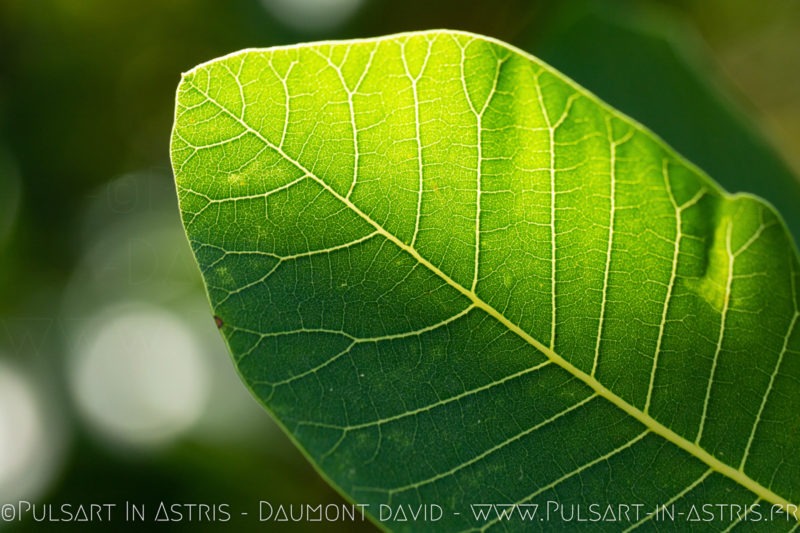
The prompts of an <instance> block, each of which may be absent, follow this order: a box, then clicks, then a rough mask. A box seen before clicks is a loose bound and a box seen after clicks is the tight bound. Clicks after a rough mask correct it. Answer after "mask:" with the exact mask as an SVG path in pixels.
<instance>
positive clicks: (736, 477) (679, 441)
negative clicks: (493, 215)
mask: <svg viewBox="0 0 800 533" xmlns="http://www.w3.org/2000/svg"><path fill="white" fill-rule="evenodd" d="M498 43H499V41H498ZM503 46H504V47H507V48H509V47H508V45H505V44H503ZM515 50H516V49H515ZM517 51H518V52H519V53H522V54H523V55H525V56H526V57H532V56H530V55H529V54H527V53H525V52H523V51H519V50H517ZM203 66H204V65H200V66H198V67H196V69H194V70H195V71H196V70H198V69H200V68H201V67H203ZM183 82H184V83H188V84H189V85H190V86H191V87H192V88H193V89H194V90H196V91H197V92H198V93H200V94H201V95H202V96H203V97H204V98H206V99H207V100H208V101H209V102H211V103H212V104H214V105H216V106H217V107H218V108H219V109H220V110H221V111H222V112H223V113H225V114H227V115H228V116H230V117H231V118H232V119H233V120H235V121H236V122H237V123H238V124H240V125H241V126H242V127H243V128H245V130H246V131H249V132H250V133H252V134H253V135H255V136H256V137H257V138H258V139H259V140H261V141H262V142H263V143H264V145H265V146H267V147H268V148H270V149H272V150H274V151H275V152H276V153H277V154H278V155H280V156H281V157H282V158H284V159H285V160H286V161H288V162H289V163H291V164H292V165H294V166H295V167H296V168H297V169H298V170H300V171H301V172H303V173H304V174H305V176H306V177H309V178H311V179H313V180H314V181H315V182H317V183H318V184H319V185H320V186H321V187H322V188H323V189H325V190H326V191H327V192H328V193H330V194H331V195H333V196H334V197H335V198H336V199H337V200H339V201H340V202H342V203H343V204H344V205H345V206H346V207H347V208H348V209H350V210H351V211H352V212H353V213H355V214H356V215H357V216H359V217H360V218H361V219H362V220H364V221H365V222H366V223H368V224H369V225H371V226H372V227H373V228H375V230H376V232H378V233H379V234H380V235H382V236H383V237H384V238H386V239H387V240H389V241H390V242H392V243H393V244H395V245H396V246H397V247H398V248H400V249H401V250H403V251H404V252H406V253H408V254H409V255H411V257H413V258H414V259H415V260H416V261H417V262H418V263H419V264H421V265H423V266H425V267H426V268H427V269H429V270H430V271H431V272H432V273H433V274H435V275H436V276H437V277H439V278H440V279H441V280H442V281H444V282H445V283H447V284H448V285H450V286H451V287H453V288H454V289H456V290H457V291H458V292H460V293H461V294H462V295H464V296H465V297H467V298H468V299H469V300H470V301H471V302H472V305H473V306H474V307H475V308H479V309H481V310H483V311H484V312H486V313H487V314H488V315H490V316H492V317H493V318H494V319H495V320H497V321H498V322H500V323H501V324H503V325H504V326H505V327H507V328H508V329H509V330H511V331H513V332H514V333H515V334H517V335H518V336H519V337H520V338H521V339H523V340H524V341H525V342H527V343H528V344H530V345H531V346H533V347H534V348H536V349H537V350H539V351H540V352H541V353H542V354H544V355H545V356H546V357H547V358H548V359H549V360H551V361H552V362H554V363H556V364H557V365H558V366H560V367H561V368H563V369H564V370H566V371H567V372H568V373H570V374H571V375H572V376H574V377H576V378H578V379H580V380H581V381H582V382H584V383H585V384H586V385H587V386H589V387H590V388H591V389H592V390H594V391H595V393H596V394H597V395H599V396H601V397H603V398H605V399H606V400H608V401H609V402H611V403H612V404H613V405H615V406H616V407H618V408H619V409H621V410H622V411H624V412H625V413H627V414H628V415H630V416H632V417H633V418H634V419H636V420H637V421H639V422H640V423H641V424H643V425H644V426H645V427H646V428H647V429H649V430H650V431H652V432H653V433H655V434H657V435H659V436H661V437H662V438H664V439H666V440H667V441H669V442H671V443H672V444H674V445H675V446H678V447H679V448H681V449H682V450H684V451H686V452H688V453H689V454H690V455H692V456H693V457H695V458H697V459H699V460H700V461H703V462H704V463H705V464H706V465H708V466H709V467H710V468H711V469H713V470H715V471H717V472H719V473H720V474H722V475H724V476H726V477H728V478H729V479H731V480H733V481H735V482H736V483H738V484H739V485H741V486H743V487H745V488H746V489H748V490H750V491H751V492H753V493H754V494H756V495H757V496H759V498H760V499H762V500H766V501H768V502H771V503H773V504H775V505H778V506H780V507H781V508H782V509H783V510H784V511H786V512H787V513H789V514H792V515H793V516H794V517H795V518H796V519H798V520H800V516H798V510H797V509H798V505H796V504H793V503H791V502H789V501H788V500H787V499H785V498H783V497H781V496H780V495H778V494H776V493H775V492H773V491H772V490H770V489H769V488H767V487H765V486H763V485H761V484H760V483H758V482H757V481H755V480H754V479H752V478H751V477H749V476H748V475H747V474H745V473H744V472H743V471H742V470H738V469H736V468H734V467H732V466H730V465H728V464H725V463H723V462H722V461H720V460H719V459H717V458H716V457H714V456H713V455H711V454H710V453H708V452H707V451H706V450H704V449H703V448H701V447H700V446H699V445H698V444H696V443H694V442H691V441H689V440H687V439H686V438H684V437H682V436H681V435H679V434H677V433H675V432H674V431H673V430H671V429H670V428H668V427H666V426H664V425H663V424H661V423H660V422H658V421H657V420H655V419H653V418H652V417H651V416H650V415H648V414H646V413H644V412H643V411H641V410H639V409H638V408H636V407H635V406H633V405H631V404H629V403H628V402H626V401H625V400H624V399H622V398H621V397H619V396H617V395H616V394H614V393H613V392H611V391H610V390H609V389H608V388H606V387H605V386H604V385H603V384H602V383H600V382H599V381H597V380H596V379H595V378H594V377H593V376H591V375H590V374H587V373H585V372H583V371H582V370H580V369H579V368H577V367H575V366H574V365H573V364H572V363H570V362H569V361H567V360H566V359H564V358H563V357H562V356H560V355H559V354H558V353H556V352H555V351H554V350H553V349H551V348H550V347H548V346H545V345H544V344H543V343H541V342H540V341H538V340H537V339H535V338H534V337H532V336H531V335H530V334H529V333H528V332H526V331H525V330H523V329H522V328H521V327H519V326H518V325H517V324H515V323H514V322H512V321H510V320H509V319H508V318H506V317H505V316H504V315H503V314H502V313H500V312H499V311H497V310H496V309H495V308H494V307H492V306H491V305H489V304H488V303H486V302H485V301H483V300H482V299H481V298H480V297H478V295H477V294H475V293H474V292H473V291H471V290H469V289H467V288H465V287H463V286H462V285H461V284H459V283H457V282H456V281H455V280H453V279H452V278H450V277H449V276H448V275H447V274H445V273H444V272H442V271H441V270H440V269H439V268H438V267H436V265H434V264H432V263H431V262H429V261H428V260H427V259H426V258H425V257H423V256H422V255H420V253H419V252H418V251H417V250H416V249H415V248H414V247H412V246H410V245H408V244H406V243H404V242H403V241H402V240H400V239H399V238H398V237H397V236H395V235H394V234H392V233H391V232H389V231H387V230H386V229H385V228H384V227H383V226H382V225H380V224H379V223H378V222H376V221H375V220H373V219H372V218H371V217H370V216H369V215H368V214H366V213H364V212H363V211H362V210H361V209H359V208H358V206H356V205H355V204H354V203H353V202H352V201H350V199H349V198H348V197H346V196H342V195H341V194H339V193H338V192H337V191H336V190H335V189H333V188H332V187H331V186H330V185H329V184H328V183H327V182H325V180H323V179H322V178H320V177H318V176H317V175H316V174H315V173H314V172H312V171H310V170H309V169H307V168H306V167H305V166H304V165H303V164H302V163H301V162H299V161H297V160H296V159H294V158H293V157H291V156H289V155H288V154H287V153H286V152H284V151H283V149H282V148H281V147H279V146H276V145H275V144H274V143H272V142H271V141H270V140H269V139H267V138H266V137H264V136H263V135H262V134H261V133H260V132H259V131H258V130H256V129H254V128H253V127H251V126H250V125H249V124H248V123H247V122H246V121H245V120H244V119H242V118H241V117H239V116H238V115H236V114H235V113H233V112H231V111H230V110H229V109H227V108H226V107H225V106H224V105H222V104H221V103H220V102H218V101H217V100H216V99H214V98H213V97H212V96H211V95H209V94H208V93H207V92H205V91H203V90H202V89H201V88H200V87H198V86H197V85H195V84H194V83H193V82H192V80H190V79H189V78H188V77H187V76H186V75H184V78H183ZM576 87H577V85H576ZM581 92H584V93H585V94H589V95H591V93H586V91H585V90H583V91H581ZM591 96H592V97H593V95H591ZM592 99H593V100H595V101H597V102H598V103H601V104H602V101H600V100H598V99H596V98H595V97H593V98H592ZM603 107H604V108H607V106H603ZM615 114H618V113H615ZM625 119H626V121H629V122H631V123H632V125H633V126H634V127H638V128H639V129H643V126H641V125H640V124H638V123H636V122H635V121H633V120H631V119H629V118H628V117H625ZM719 192H720V194H722V195H725V193H724V192H723V191H719ZM790 508H792V509H795V510H794V511H789V509H790Z"/></svg>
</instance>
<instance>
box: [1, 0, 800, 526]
mask: <svg viewBox="0 0 800 533" xmlns="http://www.w3.org/2000/svg"><path fill="white" fill-rule="evenodd" d="M292 1H295V2H298V4H297V5H299V4H302V3H303V2H301V1H300V0H292ZM276 2H278V0H228V1H226V2H217V1H213V0H194V1H189V0H170V1H165V2H156V1H153V0H137V1H134V0H116V1H114V2H106V1H101V0H81V1H74V0H38V1H34V2H24V1H17V0H0V353H3V354H7V355H4V357H10V358H12V359H14V360H15V361H17V362H21V363H22V366H23V367H24V368H26V369H28V370H29V373H30V374H31V376H33V378H34V379H35V381H36V382H37V383H38V384H39V385H40V388H41V389H42V391H41V393H42V395H43V396H44V397H45V398H46V399H47V400H46V401H45V402H44V403H45V404H46V405H47V406H49V407H48V408H49V409H50V411H51V412H50V414H49V415H48V417H50V419H54V420H57V421H58V423H53V424H51V425H49V426H48V428H49V429H50V430H52V431H55V430H56V428H57V427H58V428H60V429H59V434H58V439H61V440H63V445H62V446H61V448H60V449H61V451H60V452H59V457H60V461H61V466H60V468H58V469H57V470H56V471H55V472H54V474H53V476H52V477H51V479H50V483H49V485H48V486H47V487H46V490H45V491H44V492H42V493H40V494H36V495H34V496H33V497H35V498H37V501H43V502H53V503H61V502H75V503H81V502H85V503H88V502H106V501H116V502H124V501H126V500H128V501H134V502H139V503H144V502H151V503H152V502H158V501H162V500H164V501H168V502H192V501H195V502H207V503H223V502H227V503H230V504H231V505H233V506H241V507H242V510H245V509H247V510H249V509H253V512H256V510H255V509H254V508H253V506H254V505H257V503H258V500H271V501H273V502H275V503H279V502H284V503H289V502H295V503H301V502H302V503H312V504H314V503H321V502H335V501H340V500H339V499H338V498H339V497H338V496H337V495H336V494H335V493H334V491H333V490H332V489H330V488H329V487H327V485H326V484H325V483H324V481H323V480H322V479H320V477H319V476H318V475H317V474H316V473H315V472H314V471H313V469H311V467H310V466H308V465H307V464H306V463H305V460H304V459H303V457H302V455H301V454H300V453H299V452H298V451H297V450H295V449H294V448H293V446H292V445H291V443H290V442H289V441H288V440H287V439H286V437H284V436H283V435H282V434H281V433H280V431H279V430H278V429H277V427H276V426H275V425H274V424H273V423H272V422H271V421H270V420H269V417H268V416H267V415H266V413H264V412H262V411H261V410H260V408H258V407H257V406H256V405H255V402H253V401H252V400H250V399H249V398H246V393H245V392H244V388H243V387H241V386H240V385H239V384H238V383H236V379H235V377H234V376H233V370H232V368H231V365H230V364H228V359H227V355H226V354H225V351H224V349H223V348H222V347H221V345H220V344H219V340H218V336H217V333H216V330H215V328H214V325H213V321H212V320H211V318H210V317H209V316H208V309H207V305H206V304H205V303H204V302H203V299H202V288H201V285H200V284H199V276H198V275H197V272H196V270H195V268H194V266H193V265H192V264H191V260H190V256H189V251H188V246H187V245H186V243H185V242H184V240H183V236H182V234H181V231H180V227H179V219H178V215H177V208H176V205H175V196H174V190H173V186H172V182H171V177H170V173H169V160H168V144H169V133H170V128H171V124H172V116H173V104H174V91H175V87H176V86H177V83H178V80H179V76H180V72H182V71H186V70H188V69H190V68H191V67H193V66H194V65H196V64H197V63H200V62H202V61H206V60H208V59H211V58H213V57H217V56H220V55H223V54H226V53H229V52H231V51H234V50H238V49H241V48H247V47H265V46H271V45H276V44H288V43H293V42H298V41H308V40H316V39H331V38H353V37H366V36H374V35H379V34H387V33H393V32H397V31H407V30H415V29H430V28H436V27H447V28H453V29H463V30H468V31H474V32H478V33H483V34H486V35H491V36H494V37H497V38H499V39H502V40H506V41H508V42H511V43H514V44H517V45H518V46H520V47H522V48H525V49H527V50H529V51H531V52H533V53H534V54H536V55H539V56H540V57H542V58H543V59H545V60H547V61H548V62H550V63H552V64H553V65H554V66H556V67H557V68H559V69H561V70H562V71H564V72H565V73H566V74H568V75H570V76H572V77H573V78H575V79H576V80H577V81H578V82H580V83H582V84H583V85H585V86H586V87H587V88H589V89H590V90H591V91H593V92H595V93H597V94H598V95H600V96H601V97H602V98H604V99H606V100H608V101H609V102H610V103H611V104H612V105H614V106H616V107H619V108H620V109H622V110H623V111H625V112H626V113H628V114H630V115H631V116H633V117H634V118H636V119H638V120H639V121H641V122H643V123H644V124H645V125H647V126H649V127H650V128H651V129H653V130H654V131H655V132H656V133H657V134H659V135H661V136H662V137H664V138H665V139H666V140H667V141H668V142H669V143H671V144H673V145H674V146H675V147H676V148H677V149H678V150H679V151H680V152H682V153H683V154H684V155H686V156H687V157H688V158H689V159H690V160H692V161H694V162H695V163H697V164H698V165H699V166H701V167H702V168H703V169H705V170H706V171H708V172H709V173H710V174H711V175H712V177H714V178H715V179H717V180H718V181H720V182H721V183H723V184H724V185H725V186H726V187H727V188H728V189H729V190H747V191H753V192H756V193H758V194H761V195H762V196H764V197H766V198H767V199H769V200H770V201H772V202H773V203H774V204H775V205H776V206H778V207H779V208H780V210H781V211H782V212H783V214H784V216H785V217H786V218H787V219H788V220H789V221H790V223H791V224H792V228H793V231H794V234H795V238H796V239H797V238H798V235H800V219H798V213H799V212H800V210H798V205H800V204H798V188H800V185H798V181H797V171H798V169H800V90H798V89H800V68H797V67H798V66H800V3H798V2H796V0H762V1H760V2H751V1H749V0H680V1H668V0H664V1H663V2H657V1H650V2H645V1H638V2H633V1H628V2H626V1H623V0H619V1H611V0H608V1H603V2H589V1H588V0H567V1H556V0H551V1H530V0H507V1H495V2H477V1H475V2H470V1H464V0H434V1H422V0H406V1H403V2H400V1H387V0H364V1H363V5H361V6H360V7H359V8H358V9H356V10H355V11H354V14H353V16H351V17H349V18H344V20H342V21H341V23H340V24H339V25H337V26H334V27H330V28H327V29H320V28H319V27H316V28H315V29H310V28H309V27H303V26H302V25H298V24H297V23H292V22H291V21H289V20H288V19H285V18H281V17H280V16H279V13H280V11H279V10H278V9H277V4H276ZM304 2H310V0H304ZM297 5H295V6H294V7H297ZM309 5H313V2H311V3H310V4H309ZM343 5H344V4H343ZM348 5H350V7H352V5H354V4H353V0H349V1H348ZM310 9H313V8H310ZM343 9H344V8H343ZM348 9H350V8H348ZM773 143H775V144H774V146H778V147H779V149H780V150H781V151H782V153H783V154H786V155H787V156H788V164H787V162H785V160H784V158H783V157H782V156H781V155H779V153H778V151H777V149H776V148H775V147H774V146H773ZM789 165H792V166H793V168H794V172H793V171H792V170H790V167H789ZM130 299H139V300H142V299H144V300H147V301H150V302H152V303H156V304H158V305H160V306H163V307H164V308H165V309H169V310H170V311H172V312H174V313H177V314H179V315H180V316H182V317H185V318H186V319H187V320H189V321H190V322H191V324H192V327H193V328H194V331H196V332H197V335H198V337H199V338H200V339H201V342H202V344H203V345H204V346H205V347H207V348H208V349H209V350H211V351H212V352H214V356H215V357H216V358H215V361H217V362H219V363H220V366H216V364H215V363H209V365H210V368H213V369H214V370H213V372H214V374H213V375H214V376H215V377H216V378H217V379H218V380H219V381H220V383H222V384H223V385H220V387H218V388H216V389H213V390H212V392H211V398H210V400H209V405H210V406H215V405H217V406H218V409H217V411H218V412H217V415H216V416H217V418H222V419H225V418H226V417H228V418H231V420H234V421H235V420H238V419H237V418H235V417H230V411H226V410H225V409H242V410H245V411H247V410H248V409H249V411H247V413H245V416H246V417H249V418H246V420H247V422H246V424H247V425H248V426H249V427H248V428H247V431H243V432H236V431H229V430H228V429H220V428H223V427H225V426H224V425H223V426H220V425H215V424H217V422H214V423H211V422H208V424H207V427H206V429H203V428H202V427H200V428H198V429H197V430H196V431H190V432H188V433H187V434H186V435H184V436H183V437H181V438H180V439H178V440H177V441H175V442H173V443H171V444H169V445H166V446H164V447H161V448H154V449H150V450H136V451H133V450H129V449H126V448H120V447H115V446H113V445H111V444H109V443H108V442H106V441H104V440H103V439H102V438H100V437H98V435H96V434H95V433H94V431H93V429H92V428H91V426H89V425H87V424H85V423H84V422H83V421H82V418H81V415H80V414H79V413H78V412H77V410H76V406H75V405H74V400H73V399H72V398H71V396H70V393H69V386H68V384H67V383H66V378H65V376H67V374H68V369H69V358H70V355H69V352H70V347H69V345H70V338H71V336H72V335H74V330H75V329H76V325H82V324H85V323H86V322H85V321H86V320H89V317H90V316H92V315H93V314H97V313H98V312H102V309H104V308H105V306H106V305H108V304H112V303H114V302H117V301H123V300H130ZM215 342H216V344H214V343H215ZM226 372H227V374H226ZM227 399H230V403H229V404H228V403H226V401H227ZM237 402H239V403H237ZM242 402H243V403H242ZM226 406H227V407H226ZM209 411H213V409H211V408H210V407H209ZM201 422H202V421H201ZM201 426H202V424H201ZM215 428H216V429H215ZM214 432H216V433H218V434H221V435H216V437H218V438H209V433H211V434H213V433H214ZM212 436H213V435H212ZM0 438H2V437H1V436H0ZM55 438H56V436H55V433H54V434H53V439H55ZM0 503H2V502H0ZM313 525H314V524H298V525H297V527H296V528H295V529H296V530H301V529H303V527H306V526H313ZM338 525H339V526H340V527H341V529H342V530H350V529H352V524H341V523H340V524H338ZM357 525H358V524H357ZM116 526H118V527H117V528H115V529H116V530H122V527H123V526H125V524H123V523H118V524H116ZM132 526H133V525H130V527H132ZM222 526H225V524H223V525H222ZM231 526H236V530H237V531H238V530H242V531H244V530H247V529H256V528H259V529H260V527H261V526H263V524H261V525H260V524H259V523H258V522H257V521H256V520H253V519H250V520H245V519H242V520H238V519H236V518H235V519H234V521H233V522H232V523H229V524H227V527H229V528H230V527H231ZM328 526H330V525H328ZM362 527H363V528H366V529H370V528H371V526H369V525H368V524H364V525H363V526H362ZM16 529H19V530H23V531H24V530H30V531H35V530H38V528H37V524H33V523H29V522H28V523H23V524H22V525H21V526H19V527H18V528H16ZM59 529H60V530H70V529H71V527H70V526H69V525H66V524H62V525H61V527H60V528H59ZM72 529H74V530H84V529H85V528H84V527H83V526H82V525H81V524H75V525H74V527H72ZM172 529H174V530H180V529H187V530H188V529H192V530H198V529H199V527H198V525H197V524H190V523H182V524H174V525H173V527H172ZM212 529H215V528H212ZM216 529H220V528H216Z"/></svg>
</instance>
